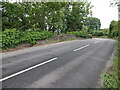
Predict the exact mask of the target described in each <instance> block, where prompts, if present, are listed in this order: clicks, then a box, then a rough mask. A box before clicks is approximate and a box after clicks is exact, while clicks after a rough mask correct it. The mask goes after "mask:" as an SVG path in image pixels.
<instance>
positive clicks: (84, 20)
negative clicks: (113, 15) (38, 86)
mask: <svg viewBox="0 0 120 90" xmlns="http://www.w3.org/2000/svg"><path fill="white" fill-rule="evenodd" d="M91 8H92V5H91V3H90V2H87V1H81V2H41V3H40V2H24V3H19V2H17V3H9V2H2V24H3V25H2V30H3V31H4V30H5V29H13V28H15V29H17V30H22V31H25V30H28V29H31V28H39V29H41V30H48V31H52V32H57V33H60V32H63V33H66V32H68V31H78V30H82V28H83V26H87V28H88V30H89V29H95V28H96V29H99V28H100V20H99V19H97V18H92V17H91V18H90V16H91V14H92V11H91ZM94 19H95V20H94ZM96 21H97V22H98V23H95V22H96ZM92 22H93V23H92ZM91 23H92V25H90V24H91Z"/></svg>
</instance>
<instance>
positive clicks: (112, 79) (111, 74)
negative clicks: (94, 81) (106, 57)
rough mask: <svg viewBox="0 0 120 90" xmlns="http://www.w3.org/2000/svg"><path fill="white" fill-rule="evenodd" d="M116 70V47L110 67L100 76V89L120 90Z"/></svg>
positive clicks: (117, 70)
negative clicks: (115, 89) (112, 89)
mask: <svg viewBox="0 0 120 90" xmlns="http://www.w3.org/2000/svg"><path fill="white" fill-rule="evenodd" d="M118 72H120V70H119V69H118V47H117V48H116V51H115V56H114V58H113V62H112V66H111V67H110V68H109V70H108V71H107V72H105V73H102V74H101V79H102V80H103V83H102V88H118V89H119V90H120V80H119V74H118Z"/></svg>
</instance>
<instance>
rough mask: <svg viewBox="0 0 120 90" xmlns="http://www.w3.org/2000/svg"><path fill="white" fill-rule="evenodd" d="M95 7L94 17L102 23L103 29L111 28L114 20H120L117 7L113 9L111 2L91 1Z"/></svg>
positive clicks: (102, 0)
mask: <svg viewBox="0 0 120 90" xmlns="http://www.w3.org/2000/svg"><path fill="white" fill-rule="evenodd" d="M89 1H91V4H92V5H93V6H94V7H93V8H92V11H93V17H97V18H99V19H100V21H101V29H104V28H109V25H110V22H111V21H112V20H116V21H117V20H118V9H117V6H115V7H111V6H110V0H89Z"/></svg>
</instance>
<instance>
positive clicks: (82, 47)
mask: <svg viewBox="0 0 120 90" xmlns="http://www.w3.org/2000/svg"><path fill="white" fill-rule="evenodd" d="M88 46H90V45H89V44H87V45H85V46H83V47H80V48H78V49H75V50H74V52H76V51H78V50H81V49H83V48H86V47H88Z"/></svg>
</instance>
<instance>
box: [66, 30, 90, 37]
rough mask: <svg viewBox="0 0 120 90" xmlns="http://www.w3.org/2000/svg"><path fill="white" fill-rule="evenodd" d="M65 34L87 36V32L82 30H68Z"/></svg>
mask: <svg viewBox="0 0 120 90" xmlns="http://www.w3.org/2000/svg"><path fill="white" fill-rule="evenodd" d="M67 34H73V35H76V37H82V38H87V37H88V34H87V33H86V32H84V31H75V32H68V33H67Z"/></svg>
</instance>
